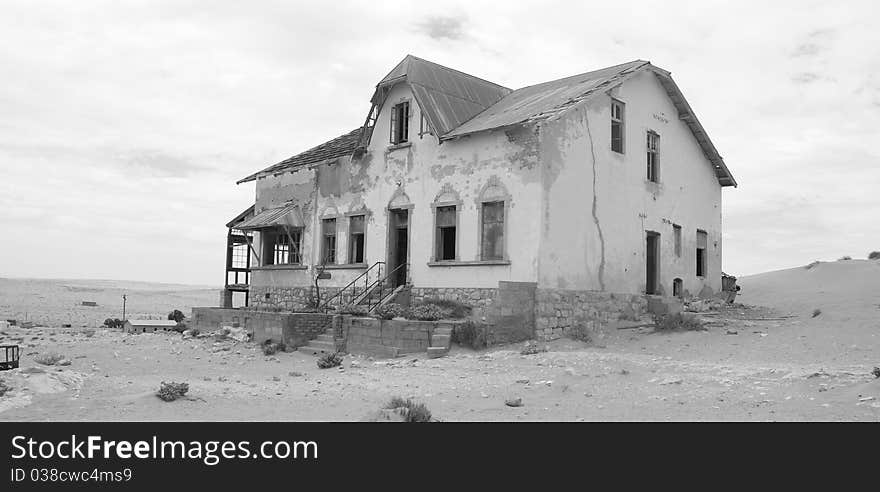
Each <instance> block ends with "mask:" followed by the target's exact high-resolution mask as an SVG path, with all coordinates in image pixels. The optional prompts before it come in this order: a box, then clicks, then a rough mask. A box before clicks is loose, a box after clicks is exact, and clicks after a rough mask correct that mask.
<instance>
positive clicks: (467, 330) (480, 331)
mask: <svg viewBox="0 0 880 492" xmlns="http://www.w3.org/2000/svg"><path fill="white" fill-rule="evenodd" d="M452 342H453V343H456V344H458V345H463V346H465V347H470V348H472V349H474V350H480V349H484V348H486V347H488V346H489V330H488V327H487V326H486V325H485V324H481V323H475V322H473V321H470V320H468V321H465V322H464V323H461V324H458V325H455V327H454V328H453V329H452Z"/></svg>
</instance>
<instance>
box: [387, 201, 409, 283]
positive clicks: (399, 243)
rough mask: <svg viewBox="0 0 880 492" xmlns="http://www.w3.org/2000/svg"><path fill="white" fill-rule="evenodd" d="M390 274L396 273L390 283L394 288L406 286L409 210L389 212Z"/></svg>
mask: <svg viewBox="0 0 880 492" xmlns="http://www.w3.org/2000/svg"><path fill="white" fill-rule="evenodd" d="M389 213H390V216H389V222H390V223H389V228H388V272H389V273H390V272H394V274H393V275H392V276H391V278H390V279H389V281H390V282H391V286H392V287H398V286H400V285H405V284H406V276H407V263H408V262H409V258H408V255H409V210H406V209H393V210H389Z"/></svg>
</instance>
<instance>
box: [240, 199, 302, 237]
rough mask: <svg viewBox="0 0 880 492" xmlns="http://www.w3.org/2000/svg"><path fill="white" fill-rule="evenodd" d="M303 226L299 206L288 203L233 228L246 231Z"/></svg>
mask: <svg viewBox="0 0 880 492" xmlns="http://www.w3.org/2000/svg"><path fill="white" fill-rule="evenodd" d="M304 225H305V223H304V221H303V217H302V211H301V210H300V208H299V205H297V204H295V203H290V204H287V205H285V206H283V207H276V208H267V209H265V210H262V211H260V212H259V213H258V214H256V215H254V216H253V217H252V218H250V219H247V220H245V221H244V222H241V223H240V224H238V225H236V226H235V228H236V229H239V230H242V231H247V230H256V229H267V228H270V227H275V226H289V227H303V226H304Z"/></svg>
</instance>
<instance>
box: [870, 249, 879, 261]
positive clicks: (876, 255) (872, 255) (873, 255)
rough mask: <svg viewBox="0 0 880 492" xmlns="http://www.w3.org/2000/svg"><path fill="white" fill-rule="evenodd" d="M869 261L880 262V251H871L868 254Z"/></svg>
mask: <svg viewBox="0 0 880 492" xmlns="http://www.w3.org/2000/svg"><path fill="white" fill-rule="evenodd" d="M868 259H869V260H880V251H871V252H870V253H868Z"/></svg>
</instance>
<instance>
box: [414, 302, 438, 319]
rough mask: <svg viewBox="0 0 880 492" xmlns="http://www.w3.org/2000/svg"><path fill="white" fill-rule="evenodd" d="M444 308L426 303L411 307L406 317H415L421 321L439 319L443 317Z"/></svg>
mask: <svg viewBox="0 0 880 492" xmlns="http://www.w3.org/2000/svg"><path fill="white" fill-rule="evenodd" d="M443 314H444V313H443V309H441V308H440V306H436V305H434V304H424V305H421V306H416V307H414V308H410V309H409V311H408V312H407V313H406V315H405V316H406V319H415V320H419V321H437V320H438V319H443Z"/></svg>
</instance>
